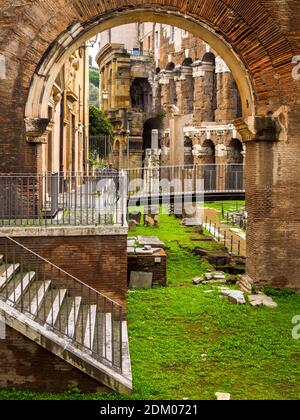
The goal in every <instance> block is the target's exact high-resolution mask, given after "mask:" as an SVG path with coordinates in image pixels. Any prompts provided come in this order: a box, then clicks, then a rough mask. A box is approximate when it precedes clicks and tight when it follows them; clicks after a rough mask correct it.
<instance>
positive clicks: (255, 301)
mask: <svg viewBox="0 0 300 420" xmlns="http://www.w3.org/2000/svg"><path fill="white" fill-rule="evenodd" d="M249 302H250V305H251V306H266V307H267V308H277V307H278V304H277V303H276V302H274V300H273V299H272V298H271V297H269V296H266V295H264V294H258V295H250V296H249Z"/></svg>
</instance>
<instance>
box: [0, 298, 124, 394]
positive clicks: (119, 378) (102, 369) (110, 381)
mask: <svg viewBox="0 0 300 420" xmlns="http://www.w3.org/2000/svg"><path fill="white" fill-rule="evenodd" d="M60 292H62V291H60ZM2 314H5V319H6V323H7V325H8V326H9V327H10V328H13V329H16V330H17V331H18V332H20V333H21V334H22V335H24V336H25V337H27V338H28V339H30V340H33V341H34V342H35V343H36V344H37V345H39V346H41V347H43V348H44V349H46V350H47V351H50V352H51V353H52V354H54V355H55V356H57V357H59V358H61V359H63V360H65V361H66V362H67V363H69V364H70V365H72V366H74V367H75V368H76V369H79V370H80V371H81V372H83V373H84V374H86V375H88V376H90V377H92V378H93V379H95V380H96V381H99V382H101V383H102V384H104V385H106V386H108V387H109V388H111V389H113V390H115V391H118V392H130V391H131V390H132V376H131V370H130V354H129V347H128V342H127V343H126V342H125V340H126V334H125V331H124V333H123V340H122V344H123V349H124V351H123V371H122V373H121V372H120V370H119V369H116V368H115V367H114V366H113V365H112V364H110V363H107V362H106V361H104V360H103V361H102V360H99V359H98V358H95V357H94V355H93V354H92V353H91V352H90V351H88V350H87V351H85V349H83V348H80V346H78V343H77V342H75V341H74V342H73V343H71V342H69V343H68V341H67V340H66V339H65V338H64V337H61V335H60V334H57V333H56V332H55V330H52V329H51V328H49V326H48V325H45V324H44V325H41V323H40V322H36V321H35V320H33V319H32V318H31V317H28V316H26V315H24V314H23V315H22V314H21V313H20V311H18V310H17V308H16V307H14V306H10V305H7V303H6V302H4V301H2V300H1V299H0V315H2ZM106 318H108V317H107V316H106ZM124 328H126V324H124ZM116 366H117V365H116Z"/></svg>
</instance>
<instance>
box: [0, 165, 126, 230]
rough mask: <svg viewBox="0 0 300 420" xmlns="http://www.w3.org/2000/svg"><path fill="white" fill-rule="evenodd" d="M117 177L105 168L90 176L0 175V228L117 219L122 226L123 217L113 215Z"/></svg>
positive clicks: (106, 222) (101, 222) (109, 222)
mask: <svg viewBox="0 0 300 420" xmlns="http://www.w3.org/2000/svg"><path fill="white" fill-rule="evenodd" d="M121 177H122V175H121V174H120V173H119V172H118V171H114V170H111V169H109V168H108V169H104V170H99V171H97V172H95V173H94V174H93V175H86V174H82V173H76V172H74V173H68V174H59V173H56V174H53V173H52V174H50V173H43V174H33V175H31V174H24V175H13V174H6V175H3V176H1V175H0V225H1V226H22V225H33V226H36V225H38V226H40V225H46V226H47V225H50V224H51V225H58V226H60V225H62V226H66V225H67V226H90V225H92V226H98V225H114V224H117V222H116V220H117V219H118V221H119V222H120V223H121V224H122V225H123V226H126V215H118V213H117V209H118V208H122V206H120V203H118V200H120V199H122V198H123V195H122V194H120V191H119V185H120V183H121V180H122V179H121ZM120 197H121V198H120ZM119 216H122V217H119Z"/></svg>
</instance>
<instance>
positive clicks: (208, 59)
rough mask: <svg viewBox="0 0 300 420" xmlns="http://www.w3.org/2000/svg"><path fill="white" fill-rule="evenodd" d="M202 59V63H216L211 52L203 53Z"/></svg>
mask: <svg viewBox="0 0 300 420" xmlns="http://www.w3.org/2000/svg"><path fill="white" fill-rule="evenodd" d="M202 61H203V62H204V63H210V64H213V65H215V64H216V56H215V54H214V53H212V52H207V53H205V54H204V56H203V57H202Z"/></svg>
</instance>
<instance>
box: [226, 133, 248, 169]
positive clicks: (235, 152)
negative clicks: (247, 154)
mask: <svg viewBox="0 0 300 420" xmlns="http://www.w3.org/2000/svg"><path fill="white" fill-rule="evenodd" d="M243 150H244V149H243V144H242V142H241V141H240V140H239V139H236V138H233V139H231V141H230V143H229V146H228V163H230V164H235V163H237V164H242V163H243V162H244V154H243Z"/></svg>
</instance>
